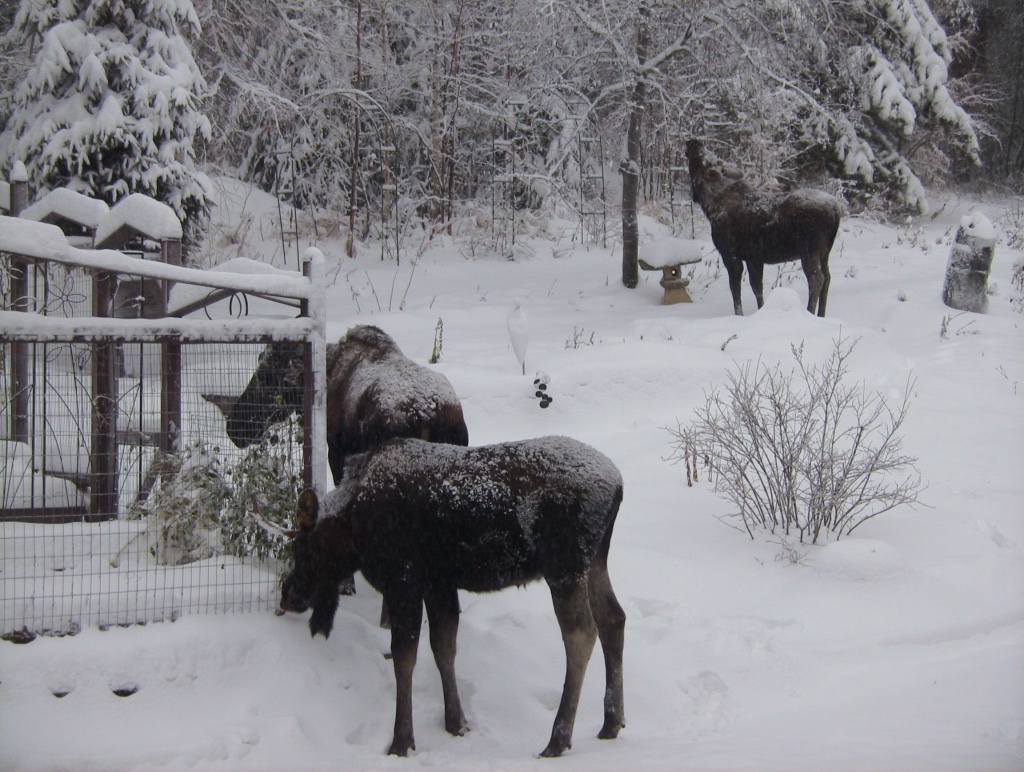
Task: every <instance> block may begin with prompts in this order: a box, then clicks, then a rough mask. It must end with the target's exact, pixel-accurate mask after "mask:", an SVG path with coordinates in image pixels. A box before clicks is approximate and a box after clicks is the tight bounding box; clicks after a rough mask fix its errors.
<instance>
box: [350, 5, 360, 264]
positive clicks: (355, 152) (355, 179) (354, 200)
mask: <svg viewBox="0 0 1024 772" xmlns="http://www.w3.org/2000/svg"><path fill="white" fill-rule="evenodd" d="M362 27H363V4H362V2H359V3H357V4H356V84H355V85H356V88H357V89H361V88H362V87H363V83H362V81H363V61H362ZM352 118H353V121H352V122H353V124H354V126H353V127H352V179H351V181H350V185H349V191H348V196H349V198H348V244H347V247H348V248H347V249H346V252H347V253H348V256H349V257H355V256H356V205H357V204H358V201H359V199H358V196H357V188H358V186H359V123H360V119H361V118H362V115H360V113H359V107H358V106H356V107H354V108H353V109H352Z"/></svg>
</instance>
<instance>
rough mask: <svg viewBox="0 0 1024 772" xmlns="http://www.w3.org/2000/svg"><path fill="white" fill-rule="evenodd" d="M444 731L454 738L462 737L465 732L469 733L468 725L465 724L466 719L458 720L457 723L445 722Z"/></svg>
mask: <svg viewBox="0 0 1024 772" xmlns="http://www.w3.org/2000/svg"><path fill="white" fill-rule="evenodd" d="M444 728H445V731H446V732H448V734H450V735H454V736H455V737H464V736H465V735H466V732H468V731H469V724H467V723H466V719H464V718H463V719H460V720H458V721H445V727H444Z"/></svg>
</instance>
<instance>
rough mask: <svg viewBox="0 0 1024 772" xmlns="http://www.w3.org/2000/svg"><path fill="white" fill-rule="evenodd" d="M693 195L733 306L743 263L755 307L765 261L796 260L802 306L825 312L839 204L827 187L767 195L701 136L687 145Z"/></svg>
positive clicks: (759, 302)
mask: <svg viewBox="0 0 1024 772" xmlns="http://www.w3.org/2000/svg"><path fill="white" fill-rule="evenodd" d="M686 157H687V160H688V161H689V166H690V182H691V185H692V191H693V199H694V201H696V202H697V203H699V204H700V207H701V209H702V210H703V211H704V214H705V216H707V218H708V220H710V221H711V240H712V241H713V242H714V244H715V248H716V249H717V250H718V252H719V254H721V256H722V262H723V263H724V264H725V270H726V271H727V272H728V274H729V289H730V290H731V291H732V302H733V310H734V311H735V312H736V314H738V315H739V316H742V315H743V304H742V303H741V301H740V289H741V279H742V278H743V264H744V263H746V265H747V273H748V274H749V275H750V287H751V289H753V290H754V296H755V297H756V298H757V307H758V308H760V307H761V306H763V305H764V291H763V286H764V281H763V277H764V266H765V264H769V265H774V264H776V263H785V262H789V261H790V260H799V261H800V264H801V267H802V268H803V270H804V275H805V276H806V277H807V310H808V311H810V312H811V313H812V314H813V313H814V312H815V310H817V313H818V316H824V315H825V303H826V301H827V300H828V285H829V282H830V280H831V276H830V274H829V270H828V256H829V252H831V251H832V244H833V243H834V242H835V239H836V234H837V233H838V231H839V221H840V219H842V214H843V207H842V204H840V202H839V200H838V199H837V198H836V197H835V196H832V195H829V194H828V193H825V192H823V191H820V190H813V189H809V188H800V189H798V190H794V191H792V192H790V193H783V194H780V195H772V194H767V193H761V192H758V191H756V190H754V189H753V188H752V187H751V186H750V185H749V184H748V183H747V182H746V180H744V179H743V176H742V174H740V172H739V170H737V169H735V168H731V167H727V166H726V165H725V164H724V163H723V162H722V161H721V160H719V159H717V158H715V157H714V156H713V155H711V154H710V153H705V151H704V147H703V145H702V144H701V142H700V140H697V139H691V140H690V141H689V142H688V143H687V145H686Z"/></svg>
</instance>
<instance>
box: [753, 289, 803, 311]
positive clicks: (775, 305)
mask: <svg viewBox="0 0 1024 772" xmlns="http://www.w3.org/2000/svg"><path fill="white" fill-rule="evenodd" d="M804 308H805V306H804V303H803V301H801V300H800V296H799V295H798V294H797V292H796V290H795V289H792V288H790V287H776V288H775V289H773V290H772V291H771V294H769V295H768V297H766V298H765V299H764V307H763V308H761V309H759V310H758V313H764V312H765V311H768V312H776V313H778V312H782V313H792V312H793V311H803V310H804Z"/></svg>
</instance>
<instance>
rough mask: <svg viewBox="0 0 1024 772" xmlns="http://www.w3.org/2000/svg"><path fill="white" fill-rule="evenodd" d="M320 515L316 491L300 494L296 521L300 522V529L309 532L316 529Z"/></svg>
mask: <svg viewBox="0 0 1024 772" xmlns="http://www.w3.org/2000/svg"><path fill="white" fill-rule="evenodd" d="M319 514H320V501H319V500H318V499H317V497H316V491H314V490H313V489H312V488H309V489H307V490H304V491H303V492H302V493H300V494H299V503H298V504H297V505H296V507H295V519H296V520H298V522H299V529H300V530H302V531H308V530H311V529H313V528H314V527H316V519H317V516H318V515H319Z"/></svg>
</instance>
